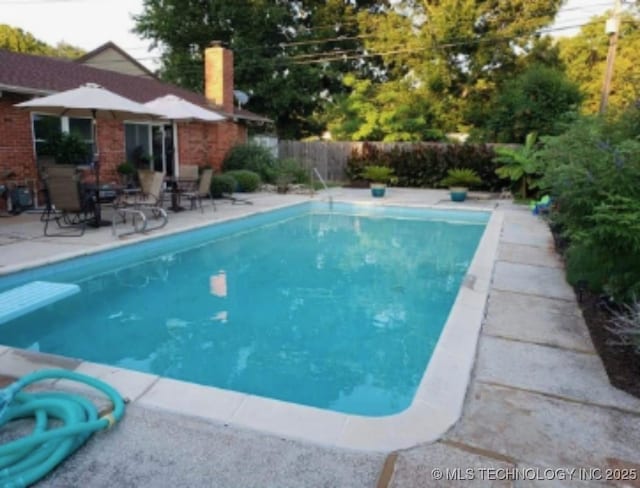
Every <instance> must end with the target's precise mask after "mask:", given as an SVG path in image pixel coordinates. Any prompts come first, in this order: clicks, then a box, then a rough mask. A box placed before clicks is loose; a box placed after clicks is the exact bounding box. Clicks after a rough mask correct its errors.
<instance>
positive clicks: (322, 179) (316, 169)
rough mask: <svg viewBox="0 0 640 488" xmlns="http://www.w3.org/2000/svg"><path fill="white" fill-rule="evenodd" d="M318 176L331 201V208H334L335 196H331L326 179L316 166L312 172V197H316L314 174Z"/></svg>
mask: <svg viewBox="0 0 640 488" xmlns="http://www.w3.org/2000/svg"><path fill="white" fill-rule="evenodd" d="M314 173H315V174H316V176H317V177H318V180H319V181H320V183H322V186H323V187H324V189H325V190H326V191H327V198H328V199H329V207H330V208H333V196H332V195H329V187H328V186H327V182H326V181H324V178H323V177H322V175H321V174H320V171H318V168H316V167H315V166H314V167H313V170H312V171H311V196H313V195H315V193H314V192H315V188H314V185H313V174H314Z"/></svg>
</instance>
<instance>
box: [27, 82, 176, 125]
mask: <svg viewBox="0 0 640 488" xmlns="http://www.w3.org/2000/svg"><path fill="white" fill-rule="evenodd" d="M16 107H19V108H26V109H29V110H32V111H34V112H39V113H44V114H49V115H58V116H67V117H92V118H94V119H106V120H149V119H153V118H159V117H162V115H163V114H161V113H158V112H156V111H155V110H153V109H152V108H151V107H147V106H146V105H143V104H141V103H138V102H134V101H133V100H129V99H128V98H125V97H123V96H120V95H118V94H117V93H114V92H112V91H109V90H107V89H106V88H103V87H101V86H100V85H97V84H95V83H87V84H86V85H82V86H80V87H78V88H73V89H71V90H66V91H63V92H60V93H55V94H53V95H48V96H46V97H40V98H34V99H33V100H29V101H27V102H22V103H18V104H17V105H16Z"/></svg>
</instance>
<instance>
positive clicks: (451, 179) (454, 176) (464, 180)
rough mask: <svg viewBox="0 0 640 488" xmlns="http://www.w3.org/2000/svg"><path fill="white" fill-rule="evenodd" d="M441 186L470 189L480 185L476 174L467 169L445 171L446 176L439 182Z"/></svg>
mask: <svg viewBox="0 0 640 488" xmlns="http://www.w3.org/2000/svg"><path fill="white" fill-rule="evenodd" d="M440 183H441V184H442V186H463V187H467V188H468V187H472V186H477V185H479V184H480V183H482V180H481V179H480V177H479V176H478V173H476V172H475V171H473V170H472V169H469V168H457V169H450V170H449V171H447V176H446V178H444V179H443V180H442V181H441V182H440Z"/></svg>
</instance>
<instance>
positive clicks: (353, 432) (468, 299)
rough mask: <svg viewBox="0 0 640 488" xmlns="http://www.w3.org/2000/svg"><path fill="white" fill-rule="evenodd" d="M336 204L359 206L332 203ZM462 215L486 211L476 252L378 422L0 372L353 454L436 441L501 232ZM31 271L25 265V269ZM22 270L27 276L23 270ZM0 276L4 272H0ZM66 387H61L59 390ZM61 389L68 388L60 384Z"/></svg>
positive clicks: (28, 357) (92, 371)
mask: <svg viewBox="0 0 640 488" xmlns="http://www.w3.org/2000/svg"><path fill="white" fill-rule="evenodd" d="M336 201H340V202H341V203H342V202H343V203H355V204H358V205H360V202H353V201H349V200H338V199H336ZM298 204H300V202H296V203H294V204H288V205H281V206H274V207H271V208H269V209H268V210H263V209H260V210H258V209H256V211H255V212H251V213H250V214H247V215H242V216H232V217H230V218H225V219H221V220H219V221H216V222H215V223H213V224H212V223H210V222H209V223H206V224H203V225H194V226H191V227H189V228H183V229H179V230H177V231H175V232H170V233H165V234H162V235H157V236H156V235H154V236H152V237H151V238H156V237H164V236H168V235H171V234H174V233H177V232H184V231H188V230H193V229H196V228H200V227H204V226H208V225H216V224H218V223H221V222H226V221H229V220H234V219H239V218H245V217H247V216H250V215H256V214H259V213H263V212H267V211H272V210H277V209H279V208H286V207H289V206H292V205H298ZM380 205H381V206H398V207H412V208H424V209H434V210H461V207H460V206H449V205H410V204H405V205H403V204H398V205H384V204H383V203H381V204H380ZM463 209H464V210H465V211H482V212H487V211H488V212H491V213H490V217H489V221H488V222H487V224H486V227H485V230H484V232H483V234H482V237H481V239H480V242H479V243H478V247H477V249H476V252H475V254H474V257H473V259H472V261H471V264H470V266H469V269H468V270H467V274H466V275H465V278H464V280H463V283H462V285H461V287H460V290H459V292H458V294H457V296H456V299H455V302H454V304H453V306H452V308H451V311H450V313H449V316H448V318H447V321H446V323H445V325H444V327H443V330H442V333H441V336H440V338H439V340H438V342H437V344H436V347H435V349H434V351H433V354H432V356H431V359H430V361H429V363H428V365H427V367H426V369H425V372H424V375H423V377H422V380H421V382H420V384H419V386H418V389H417V392H416V394H415V396H414V399H413V401H412V403H411V405H410V406H409V407H408V408H407V409H406V410H404V411H402V412H399V413H397V414H394V415H389V416H384V417H367V416H362V415H353V414H345V413H339V412H333V411H329V410H323V409H320V408H315V407H309V406H304V405H298V404H294V403H289V402H284V401H280V400H274V399H270V398H265V397H258V396H255V395H251V394H245V393H238V392H234V391H229V390H224V389H221V388H216V387H209V386H202V385H198V384H194V383H188V382H185V381H179V380H173V379H170V378H163V377H159V376H157V375H153V374H148V373H141V372H137V371H133V370H128V369H124V368H118V367H113V366H107V365H103V364H97V363H91V362H88V361H79V360H74V359H70V358H67V357H62V356H56V355H51V354H45V353H36V352H31V351H26V350H22V349H16V348H11V347H6V346H0V369H1V370H4V371H7V368H6V367H5V366H6V365H8V364H11V365H12V367H11V370H12V373H15V374H19V375H21V374H26V373H28V372H30V371H32V370H34V369H40V368H42V367H47V366H52V367H65V368H68V369H74V370H76V371H78V372H81V373H85V374H89V375H92V376H96V377H98V378H100V379H103V380H106V381H107V382H109V383H111V384H112V386H114V387H115V388H116V389H118V390H119V391H120V392H121V394H122V395H123V396H124V397H126V398H128V399H129V400H130V401H132V402H134V403H135V404H136V405H140V406H143V407H146V408H154V409H161V410H164V411H170V412H176V413H180V414H186V415H192V416H196V417H200V418H204V419H208V420H212V421H215V422H219V423H222V424H224V425H228V426H233V427H239V428H248V429H253V430H258V431H261V432H264V433H268V434H273V435H277V436H281V437H285V438H290V439H298V440H303V441H308V442H312V443H315V444H320V445H326V446H331V447H338V448H346V449H354V450H360V451H375V452H379V451H392V450H397V449H404V448H408V447H412V446H415V445H418V444H422V443H428V442H432V441H435V440H437V439H439V438H440V437H441V436H442V435H443V434H444V433H445V432H446V431H447V430H449V429H450V428H451V427H452V426H453V425H454V424H455V423H456V421H457V420H458V419H459V418H460V416H461V414H462V408H463V405H464V400H465V396H466V391H467V388H468V385H469V382H470V378H471V374H472V370H473V365H474V363H475V357H476V349H477V343H478V339H479V335H480V329H481V326H482V321H483V318H484V314H485V308H486V302H487V297H488V293H489V287H490V283H491V277H492V273H493V267H494V263H495V258H496V254H497V248H498V242H499V239H500V233H501V230H502V224H503V220H504V214H503V212H502V211H500V210H496V209H491V208H469V207H464V208H463ZM143 240H146V239H139V240H136V241H126V242H116V243H115V245H102V246H97V247H96V248H95V249H92V250H91V252H87V251H84V252H79V253H74V254H75V255H74V256H71V257H78V256H83V255H87V254H93V253H97V252H101V251H104V250H107V249H114V248H116V247H120V245H126V244H133V243H138V242H142V241H143ZM71 257H70V256H66V255H65V256H61V257H59V259H55V260H47V263H40V264H37V265H35V264H32V265H31V266H29V268H31V267H34V266H40V265H42V264H51V263H52V262H58V261H62V260H66V259H70V258H71ZM30 264H31V263H30ZM22 269H28V268H26V267H23V268H22ZM2 274H4V273H2ZM64 383H66V382H63V384H64ZM65 386H69V385H68V384H67V385H65Z"/></svg>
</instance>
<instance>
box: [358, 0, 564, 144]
mask: <svg viewBox="0 0 640 488" xmlns="http://www.w3.org/2000/svg"><path fill="white" fill-rule="evenodd" d="M562 2H563V0H514V1H510V2H501V1H497V0H491V1H483V2H478V1H476V0H393V1H392V0H388V1H385V2H380V4H379V6H378V8H376V9H369V10H368V11H367V12H361V13H360V14H359V20H360V26H361V29H362V34H363V38H364V43H365V50H366V54H367V55H368V56H370V57H371V58H372V59H377V60H378V61H379V62H381V64H382V66H383V68H382V69H379V70H378V72H379V73H382V75H381V76H380V77H379V80H378V84H377V86H376V87H375V91H376V92H377V93H378V96H380V94H383V93H385V92H387V91H388V90H389V89H392V87H393V84H397V83H399V82H400V81H403V82H404V83H405V84H407V85H408V86H409V87H410V89H409V90H408V91H407V93H406V95H407V96H406V97H405V101H404V103H405V104H406V105H407V106H408V107H410V106H414V107H415V106H422V107H424V108H425V110H426V111H427V112H428V113H429V114H435V120H434V121H433V122H434V126H433V128H434V129H439V130H442V131H450V130H460V129H467V128H468V126H469V124H470V122H473V117H472V116H471V115H470V114H475V116H476V117H477V116H478V115H479V112H482V111H483V110H484V109H485V108H486V106H487V104H488V103H489V101H490V100H491V99H492V96H493V93H494V92H495V90H496V87H497V86H498V84H499V83H500V81H501V80H502V79H503V78H504V77H505V76H506V75H508V74H510V73H512V72H513V71H515V70H518V69H521V67H520V65H521V64H522V61H521V59H522V58H523V57H526V55H527V54H528V53H530V52H531V53H532V55H533V54H535V55H536V56H543V54H547V55H548V54H549V52H550V49H548V48H549V46H548V44H547V46H546V49H543V47H544V46H542V44H541V43H539V42H536V39H537V37H538V34H537V31H538V30H539V29H540V28H542V27H544V26H545V25H547V24H549V23H550V22H551V21H552V20H553V18H554V16H555V14H556V12H557V10H558V8H559V7H560V5H561V4H562ZM354 96H356V97H357V96H358V94H357V92H356V93H354ZM472 107H473V110H471V108H472ZM429 118H430V117H427V119H429ZM401 132H403V131H401ZM390 136H391V137H392V135H390V134H383V135H382V138H389V137H390Z"/></svg>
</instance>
